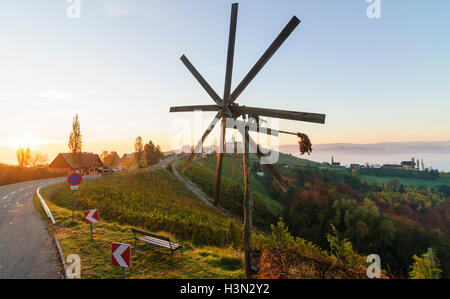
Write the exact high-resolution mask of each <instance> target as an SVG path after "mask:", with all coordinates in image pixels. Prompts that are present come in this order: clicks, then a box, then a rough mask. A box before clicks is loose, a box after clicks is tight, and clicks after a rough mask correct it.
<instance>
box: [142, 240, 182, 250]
mask: <svg viewBox="0 0 450 299" xmlns="http://www.w3.org/2000/svg"><path fill="white" fill-rule="evenodd" d="M138 240H140V241H143V242H146V243H151V244H154V245H157V246H160V247H165V248H169V249H170V248H172V249H173V250H175V249H177V248H179V247H180V245H179V244H176V243H169V242H167V241H164V240H159V239H156V238H152V237H142V238H138ZM170 244H172V246H170Z"/></svg>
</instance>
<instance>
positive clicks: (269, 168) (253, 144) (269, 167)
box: [237, 127, 288, 192]
mask: <svg viewBox="0 0 450 299" xmlns="http://www.w3.org/2000/svg"><path fill="white" fill-rule="evenodd" d="M237 129H238V131H239V133H240V134H241V135H242V136H243V137H244V138H245V127H238V128H237ZM249 148H251V149H254V148H256V156H257V157H258V159H259V160H260V161H261V159H262V158H264V157H265V155H264V154H263V152H262V151H261V148H260V146H259V145H257V144H256V142H255V141H254V140H253V138H252V137H251V136H249ZM263 166H264V168H265V169H266V170H267V171H268V172H269V173H270V174H271V175H272V176H273V178H274V179H275V181H276V182H277V183H278V185H279V186H280V188H281V190H283V192H287V191H288V188H287V185H286V183H285V182H284V180H283V178H282V177H281V175H280V174H279V173H278V171H277V170H276V169H275V168H274V167H273V166H272V165H270V164H263Z"/></svg>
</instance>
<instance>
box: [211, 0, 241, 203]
mask: <svg viewBox="0 0 450 299" xmlns="http://www.w3.org/2000/svg"><path fill="white" fill-rule="evenodd" d="M238 8H239V4H238V3H234V4H233V5H232V7H231V20H230V36H229V39H228V55H227V67H226V73H225V88H224V96H223V98H224V99H227V98H228V97H229V96H230V93H231V82H232V77H233V63H234V49H235V45H236V28H237V17H238ZM223 107H224V108H226V111H227V113H226V114H228V112H229V110H228V107H227V103H226V102H223ZM229 116H230V117H231V115H229ZM221 127H222V128H221V129H222V130H221V134H220V149H219V154H218V155H217V166H216V182H215V185H214V205H216V206H218V205H219V196H220V182H221V177H222V163H223V155H224V152H225V142H226V141H225V133H226V130H227V123H226V116H223V117H222V124H221Z"/></svg>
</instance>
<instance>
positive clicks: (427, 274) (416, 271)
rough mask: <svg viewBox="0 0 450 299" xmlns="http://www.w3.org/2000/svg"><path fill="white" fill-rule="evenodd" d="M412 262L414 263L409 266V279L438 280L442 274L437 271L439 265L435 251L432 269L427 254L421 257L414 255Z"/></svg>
mask: <svg viewBox="0 0 450 299" xmlns="http://www.w3.org/2000/svg"><path fill="white" fill-rule="evenodd" d="M413 260H414V263H413V265H412V266H411V271H410V272H409V278H411V279H433V278H435V277H436V278H439V276H440V275H441V273H442V270H441V269H439V267H440V264H439V260H438V258H437V257H436V252H435V251H433V260H434V267H432V265H431V260H430V256H429V255H428V253H425V254H423V255H422V257H418V256H417V255H414V256H413Z"/></svg>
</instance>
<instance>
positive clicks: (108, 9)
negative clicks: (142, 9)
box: [103, 0, 136, 17]
mask: <svg viewBox="0 0 450 299" xmlns="http://www.w3.org/2000/svg"><path fill="white" fill-rule="evenodd" d="M103 4H104V6H105V13H106V15H107V16H108V17H118V16H126V15H132V14H134V13H135V12H136V5H135V3H134V1H131V0H103Z"/></svg>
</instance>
